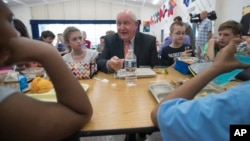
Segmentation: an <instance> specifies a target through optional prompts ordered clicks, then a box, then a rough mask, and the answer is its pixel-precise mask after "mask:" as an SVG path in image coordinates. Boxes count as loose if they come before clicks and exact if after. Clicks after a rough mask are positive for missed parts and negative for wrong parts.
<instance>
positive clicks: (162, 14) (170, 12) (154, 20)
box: [149, 0, 189, 25]
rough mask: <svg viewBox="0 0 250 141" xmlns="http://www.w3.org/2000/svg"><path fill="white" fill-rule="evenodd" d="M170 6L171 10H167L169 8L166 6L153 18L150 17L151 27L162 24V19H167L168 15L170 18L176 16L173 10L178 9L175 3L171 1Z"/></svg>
mask: <svg viewBox="0 0 250 141" xmlns="http://www.w3.org/2000/svg"><path fill="white" fill-rule="evenodd" d="M186 1H188V4H189V0H186ZM183 2H184V1H183ZM168 6H169V8H167V6H166V5H165V4H164V5H163V7H162V8H160V9H159V10H158V11H157V12H156V13H155V14H154V15H153V16H151V17H150V20H149V23H150V25H152V24H156V23H158V22H161V21H162V19H164V18H165V16H166V13H167V14H168V17H169V16H171V15H173V14H174V13H173V10H174V8H175V7H176V3H175V1H174V0H169V2H168Z"/></svg>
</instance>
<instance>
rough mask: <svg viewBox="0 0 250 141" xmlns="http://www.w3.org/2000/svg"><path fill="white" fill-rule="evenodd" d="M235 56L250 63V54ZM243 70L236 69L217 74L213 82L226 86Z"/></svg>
mask: <svg viewBox="0 0 250 141" xmlns="http://www.w3.org/2000/svg"><path fill="white" fill-rule="evenodd" d="M235 58H236V59H237V60H238V61H240V62H242V63H244V64H250V55H235ZM241 71H242V69H235V70H233V71H231V72H228V73H224V74H221V75H219V76H217V77H216V78H215V79H213V80H212V83H214V84H215V85H217V86H224V85H226V84H227V83H228V82H230V81H231V80H233V79H234V78H235V76H236V75H237V74H238V73H240V72H241Z"/></svg>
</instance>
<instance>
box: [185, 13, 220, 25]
mask: <svg viewBox="0 0 250 141" xmlns="http://www.w3.org/2000/svg"><path fill="white" fill-rule="evenodd" d="M189 16H190V22H191V23H200V22H201V21H202V19H201V17H200V14H192V13H190V14H189ZM207 18H208V19H209V20H211V21H213V20H216V19H217V15H216V12H215V11H211V12H208V15H207Z"/></svg>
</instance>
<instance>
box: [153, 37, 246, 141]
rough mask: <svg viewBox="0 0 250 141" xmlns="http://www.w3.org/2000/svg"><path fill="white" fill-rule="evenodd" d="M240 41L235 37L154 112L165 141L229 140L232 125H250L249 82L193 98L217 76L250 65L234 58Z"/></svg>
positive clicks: (156, 122) (155, 120)
mask: <svg viewBox="0 0 250 141" xmlns="http://www.w3.org/2000/svg"><path fill="white" fill-rule="evenodd" d="M240 42H241V40H240V39H239V38H234V39H232V40H231V41H230V43H229V45H227V46H226V47H224V48H223V49H221V50H220V51H219V52H218V54H217V55H216V57H215V59H214V62H213V64H212V65H211V66H210V67H209V68H207V69H206V70H204V71H202V72H201V73H200V74H199V75H197V76H195V77H194V78H193V79H191V80H189V81H188V83H184V84H183V85H181V86H180V87H178V88H177V89H175V90H174V91H173V92H171V93H170V94H168V95H167V96H166V97H165V98H163V100H162V101H161V102H160V104H159V105H157V107H156V108H155V109H154V110H153V111H152V113H151V118H152V121H153V123H154V125H155V126H157V127H159V129H160V132H161V136H162V138H163V140H164V141H182V140H185V141H201V140H202V141H214V140H218V141H227V140H229V137H230V130H229V128H230V125H234V124H239V125H247V124H250V118H249V117H250V110H249V107H248V105H249V99H250V92H249V88H250V82H249V81H248V82H242V83H241V84H239V85H237V86H234V87H232V88H230V89H228V90H227V91H224V92H222V93H221V94H208V95H207V96H206V97H202V98H197V99H193V98H194V97H195V95H196V94H197V93H198V92H199V91H200V90H201V89H203V88H204V87H205V86H206V85H207V84H208V83H209V82H210V81H211V80H213V79H214V78H215V77H216V76H218V75H220V74H222V73H226V72H229V71H232V70H234V69H245V68H250V65H246V64H242V63H240V62H238V61H237V59H235V57H234V54H235V51H236V48H235V47H236V45H237V44H238V43H240ZM190 88H191V89H190Z"/></svg>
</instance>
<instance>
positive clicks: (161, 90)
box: [148, 81, 221, 103]
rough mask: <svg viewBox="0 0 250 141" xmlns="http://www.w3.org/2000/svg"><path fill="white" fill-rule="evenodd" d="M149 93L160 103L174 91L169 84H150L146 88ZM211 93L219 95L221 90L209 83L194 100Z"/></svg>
mask: <svg viewBox="0 0 250 141" xmlns="http://www.w3.org/2000/svg"><path fill="white" fill-rule="evenodd" d="M148 89H149V91H150V92H151V94H152V95H153V97H154V98H155V100H156V101H157V102H158V103H160V101H161V100H162V99H163V98H164V97H165V96H166V95H168V94H170V93H171V92H172V91H173V90H174V89H175V86H173V85H172V84H171V83H169V82H167V81H166V82H161V83H152V84H149V86H148ZM211 93H215V94H218V93H221V90H220V89H219V88H217V87H216V86H214V85H213V84H211V83H209V84H208V85H207V86H206V87H204V88H203V89H202V90H201V91H200V92H199V93H198V94H197V95H196V96H195V97H194V98H199V97H204V96H206V95H207V94H211Z"/></svg>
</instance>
